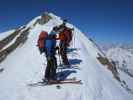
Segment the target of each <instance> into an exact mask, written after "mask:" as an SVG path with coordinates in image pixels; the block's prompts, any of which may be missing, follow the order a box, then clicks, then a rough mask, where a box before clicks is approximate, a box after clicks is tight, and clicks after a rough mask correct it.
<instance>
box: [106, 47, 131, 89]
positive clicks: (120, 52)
mask: <svg viewBox="0 0 133 100" xmlns="http://www.w3.org/2000/svg"><path fill="white" fill-rule="evenodd" d="M106 55H107V57H108V58H109V59H112V60H113V61H115V62H116V67H117V69H118V71H119V74H120V77H121V79H123V80H125V82H126V83H127V85H128V87H129V88H130V89H132V90H133V85H132V84H133V54H132V53H131V52H130V51H129V50H127V49H123V48H120V47H116V48H111V49H109V50H108V51H107V53H106Z"/></svg>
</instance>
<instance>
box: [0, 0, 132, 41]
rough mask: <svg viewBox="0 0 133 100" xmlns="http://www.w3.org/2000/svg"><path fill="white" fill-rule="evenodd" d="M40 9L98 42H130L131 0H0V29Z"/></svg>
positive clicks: (23, 20)
mask: <svg viewBox="0 0 133 100" xmlns="http://www.w3.org/2000/svg"><path fill="white" fill-rule="evenodd" d="M44 11H49V12H53V13H55V14H56V15H57V16H60V17H62V18H67V19H68V20H69V22H71V23H72V24H74V25H76V26H77V27H78V28H80V29H81V30H82V31H83V32H84V33H86V34H87V35H89V36H90V37H92V38H93V39H94V40H96V41H97V42H100V43H112V42H113V43H121V42H123V43H133V1H132V0H1V3H0V32H3V31H6V30H9V29H12V28H16V27H18V26H21V25H23V24H26V23H27V22H28V21H30V20H31V19H32V18H34V17H36V16H38V15H40V14H41V13H42V12H44Z"/></svg>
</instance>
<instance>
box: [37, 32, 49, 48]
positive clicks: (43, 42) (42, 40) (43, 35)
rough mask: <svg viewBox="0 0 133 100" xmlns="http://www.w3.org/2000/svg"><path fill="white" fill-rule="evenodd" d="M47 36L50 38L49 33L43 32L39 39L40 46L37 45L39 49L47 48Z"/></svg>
mask: <svg viewBox="0 0 133 100" xmlns="http://www.w3.org/2000/svg"><path fill="white" fill-rule="evenodd" d="M47 36H48V33H47V32H44V31H42V32H41V33H40V35H39V39H38V44H37V46H38V47H39V48H45V40H46V38H47Z"/></svg>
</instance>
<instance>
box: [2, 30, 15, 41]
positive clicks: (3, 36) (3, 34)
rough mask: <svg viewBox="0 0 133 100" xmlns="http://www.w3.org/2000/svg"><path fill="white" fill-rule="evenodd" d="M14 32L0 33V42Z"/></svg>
mask: <svg viewBox="0 0 133 100" xmlns="http://www.w3.org/2000/svg"><path fill="white" fill-rule="evenodd" d="M14 31H15V30H9V31H7V32H2V33H0V41H1V40H3V39H4V38H6V37H7V36H9V35H10V34H12V33H13V32H14Z"/></svg>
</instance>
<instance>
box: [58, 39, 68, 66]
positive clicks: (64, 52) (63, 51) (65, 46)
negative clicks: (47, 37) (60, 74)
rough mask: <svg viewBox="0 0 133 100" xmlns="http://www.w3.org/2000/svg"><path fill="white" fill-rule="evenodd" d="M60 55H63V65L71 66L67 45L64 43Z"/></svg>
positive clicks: (61, 43)
mask: <svg viewBox="0 0 133 100" xmlns="http://www.w3.org/2000/svg"><path fill="white" fill-rule="evenodd" d="M60 55H61V58H62V62H63V64H64V65H69V61H68V57H67V45H66V43H65V42H64V41H60Z"/></svg>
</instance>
